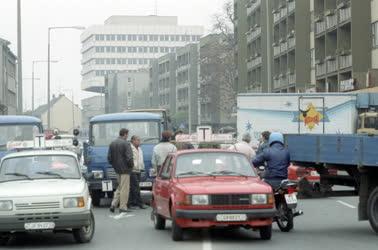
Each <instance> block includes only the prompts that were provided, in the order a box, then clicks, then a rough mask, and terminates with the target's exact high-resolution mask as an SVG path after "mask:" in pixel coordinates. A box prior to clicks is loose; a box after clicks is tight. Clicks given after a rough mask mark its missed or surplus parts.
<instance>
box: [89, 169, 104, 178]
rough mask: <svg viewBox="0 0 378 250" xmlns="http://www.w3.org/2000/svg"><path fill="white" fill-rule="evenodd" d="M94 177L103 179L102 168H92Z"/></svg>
mask: <svg viewBox="0 0 378 250" xmlns="http://www.w3.org/2000/svg"><path fill="white" fill-rule="evenodd" d="M92 174H93V178H94V179H103V178H104V171H102V170H93V171H92Z"/></svg>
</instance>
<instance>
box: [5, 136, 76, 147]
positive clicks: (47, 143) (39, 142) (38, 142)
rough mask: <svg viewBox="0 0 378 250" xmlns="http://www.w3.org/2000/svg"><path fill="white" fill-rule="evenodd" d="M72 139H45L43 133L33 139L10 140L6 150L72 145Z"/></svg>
mask: <svg viewBox="0 0 378 250" xmlns="http://www.w3.org/2000/svg"><path fill="white" fill-rule="evenodd" d="M72 145H73V141H72V139H60V140H45V137H44V136H43V135H38V136H36V137H35V138H34V140H33V141H10V142H8V143H7V148H8V150H12V149H53V148H66V147H72Z"/></svg>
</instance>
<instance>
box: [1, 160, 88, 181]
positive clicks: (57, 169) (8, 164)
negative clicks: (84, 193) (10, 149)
mask: <svg viewBox="0 0 378 250" xmlns="http://www.w3.org/2000/svg"><path fill="white" fill-rule="evenodd" d="M79 178H81V175H80V171H79V167H78V164H77V160H76V159H75V158H74V157H73V156H70V155H35V156H22V157H13V158H8V159H5V160H4V161H3V162H2V164H1V167H0V182H6V181H16V180H24V179H25V180H35V179H79Z"/></svg>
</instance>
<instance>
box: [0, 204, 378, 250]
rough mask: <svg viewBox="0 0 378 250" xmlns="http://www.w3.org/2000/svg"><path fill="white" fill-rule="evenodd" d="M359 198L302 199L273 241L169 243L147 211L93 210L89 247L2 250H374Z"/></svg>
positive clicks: (244, 235)
mask: <svg viewBox="0 0 378 250" xmlns="http://www.w3.org/2000/svg"><path fill="white" fill-rule="evenodd" d="M356 207H357V198H355V197H342V198H327V199H313V200H300V208H301V209H303V210H304V213H305V214H304V215H303V216H302V217H298V218H296V221H295V230H294V231H292V232H290V233H282V232H280V231H279V230H278V229H277V226H274V232H273V237H272V240H271V241H262V240H260V239H259V235H258V233H257V232H252V231H250V230H234V231H231V230H227V231H225V230H211V231H210V232H209V231H190V232H187V234H186V239H185V241H184V242H178V243H177V242H173V241H172V240H171V237H170V236H171V234H170V225H169V224H168V228H167V230H164V231H156V230H154V229H153V226H152V223H151V221H150V217H149V215H150V209H148V210H138V211H135V212H134V213H133V214H132V215H130V217H124V218H118V217H114V216H111V214H110V213H109V212H108V210H107V209H106V208H99V209H95V217H96V233H95V237H94V239H93V241H92V242H91V243H90V244H83V245H78V244H76V243H75V242H74V241H73V239H72V236H71V235H70V234H63V235H62V234H57V235H54V234H30V235H18V236H16V237H14V239H12V241H11V242H10V245H9V246H7V247H4V248H3V249H91V250H104V249H111V250H118V249H122V250H125V249H131V250H151V249H157V250H159V249H164V250H171V249H172V250H173V249H180V250H197V249H198V250H230V249H232V250H239V249H240V250H244V249H246V250H247V249H248V250H250V249H280V250H284V249H288V250H289V249H290V250H296V249H298V250H309V249H322V250H327V249H330V250H334V249H343V250H347V249H353V250H355V249H363V250H369V249H372V250H373V249H374V250H376V249H377V246H378V235H376V234H375V233H373V231H372V230H371V229H370V226H369V223H368V222H358V220H357V208H356Z"/></svg>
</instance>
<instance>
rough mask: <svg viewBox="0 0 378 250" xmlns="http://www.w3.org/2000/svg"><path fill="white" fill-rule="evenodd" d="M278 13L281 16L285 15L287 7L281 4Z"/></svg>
mask: <svg viewBox="0 0 378 250" xmlns="http://www.w3.org/2000/svg"><path fill="white" fill-rule="evenodd" d="M280 15H281V18H284V17H286V15H287V7H286V5H283V6H282V7H281V10H280Z"/></svg>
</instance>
